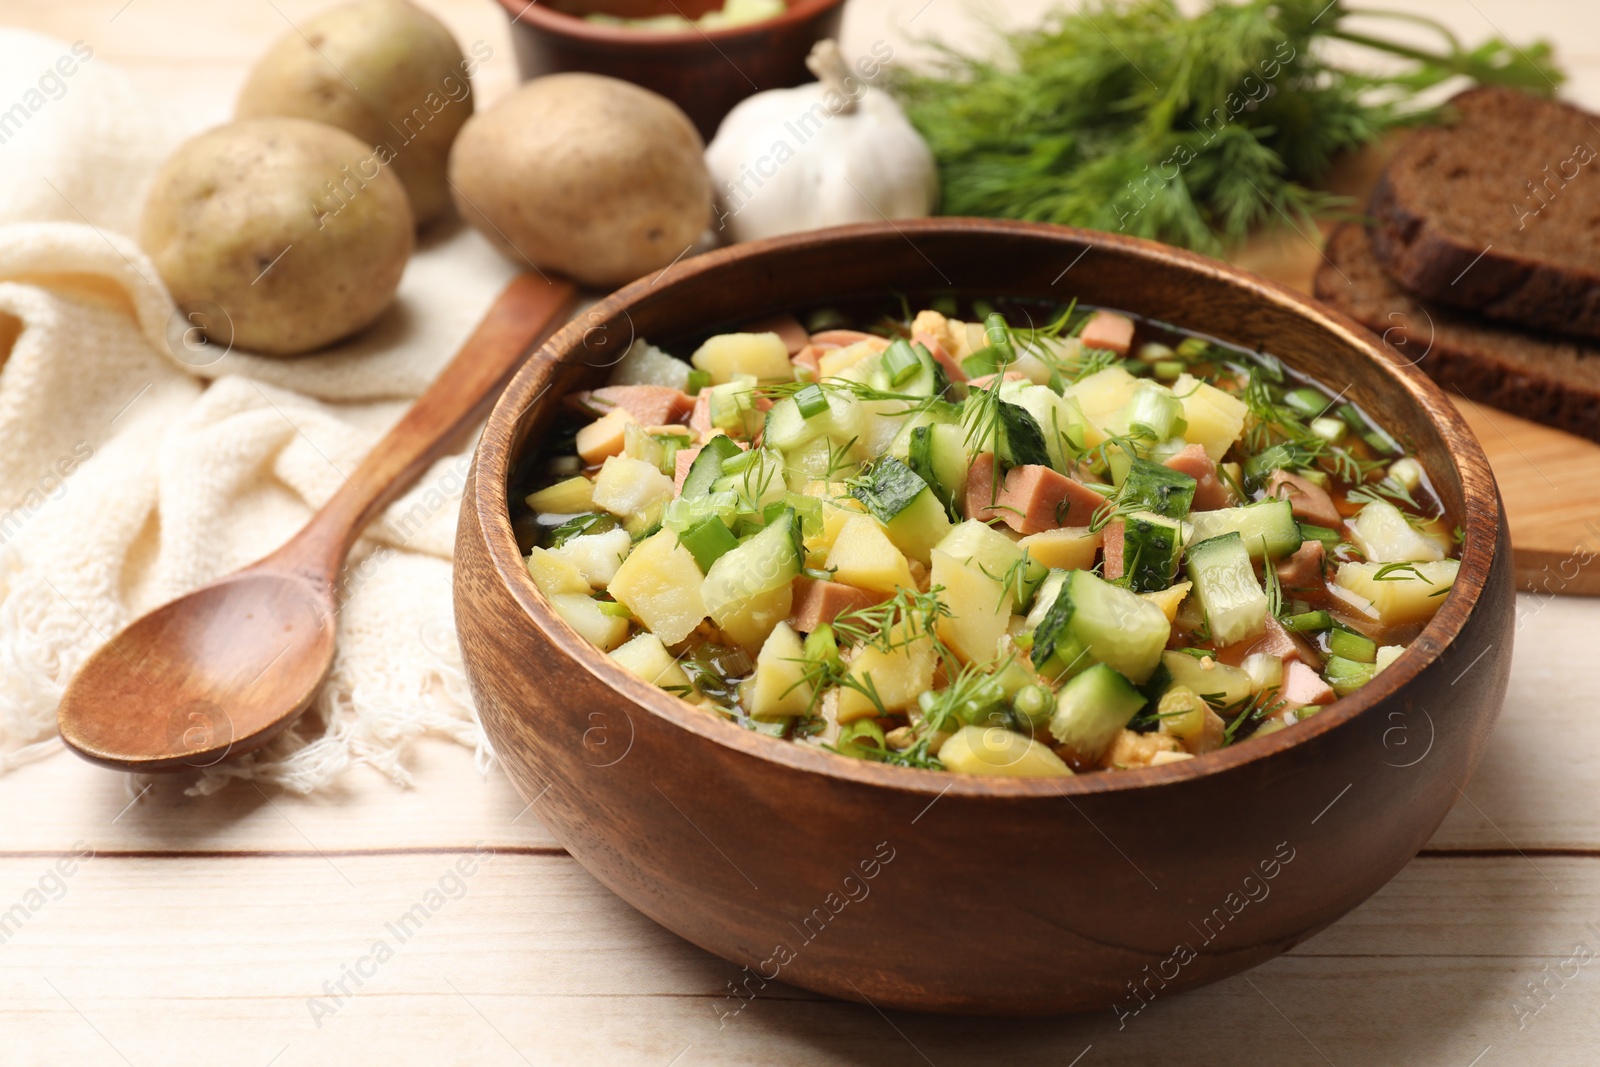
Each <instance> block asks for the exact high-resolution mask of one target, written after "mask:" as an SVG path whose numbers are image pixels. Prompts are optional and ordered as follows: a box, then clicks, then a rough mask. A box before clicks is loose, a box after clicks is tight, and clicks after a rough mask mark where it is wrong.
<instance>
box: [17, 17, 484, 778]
mask: <svg viewBox="0 0 1600 1067" xmlns="http://www.w3.org/2000/svg"><path fill="white" fill-rule="evenodd" d="M67 55H72V46H71V45H69V44H66V43H63V42H59V41H53V40H50V39H48V38H44V37H40V36H38V35H35V34H29V33H21V32H17V31H4V30H0V772H3V771H5V770H6V769H9V768H10V767H12V766H15V765H17V764H19V763H21V762H24V761H27V760H31V759H36V758H39V757H40V756H43V755H46V754H48V753H51V752H54V751H58V750H59V748H60V742H59V741H58V740H56V739H55V713H56V705H57V702H58V701H59V699H60V696H61V693H62V690H63V688H64V687H65V685H66V683H67V681H68V680H69V679H70V678H71V676H72V674H73V672H74V671H75V670H76V669H77V668H78V666H79V665H80V664H81V663H83V661H84V659H85V658H86V657H87V656H88V655H89V654H90V653H91V652H93V651H94V649H95V648H97V647H98V646H99V645H100V644H102V643H103V642H104V641H105V640H106V639H107V638H109V637H110V636H111V635H112V634H113V633H114V632H115V631H116V630H117V629H119V628H120V627H122V626H123V625H125V624H126V623H128V622H129V621H131V620H132V619H133V618H135V617H136V616H138V615H140V614H142V613H144V612H146V611H148V610H149V609H151V608H152V607H155V606H157V605H159V604H161V603H163V602H165V601H167V600H170V599H171V598H173V597H175V596H177V595H179V594H181V593H183V592H185V591H187V590H189V589H192V588H194V587H195V586H197V585H200V584H203V583H205V582H207V581H210V580H211V579H213V578H216V577H218V576H220V575H223V574H226V573H227V572H229V571H231V570H234V569H236V568H238V567H241V566H244V565H245V564H248V563H250V562H252V561H253V560H255V559H257V558H259V557H261V556H263V555H265V554H266V553H267V552H269V551H270V550H271V549H273V548H275V547H277V546H278V545H279V544H281V543H282V542H283V541H285V540H287V539H288V537H289V536H290V535H291V534H292V533H293V532H294V531H295V530H296V529H298V528H299V527H300V526H301V525H302V524H303V523H304V522H305V521H306V519H307V518H309V517H310V515H311V513H312V510H313V509H314V508H315V507H316V506H317V505H319V504H321V503H322V502H323V501H324V500H326V499H327V498H328V496H330V495H331V494H332V492H333V490H334V489H335V487H336V486H337V485H339V484H340V483H341V475H340V472H341V471H346V472H347V471H349V470H350V469H352V468H353V467H354V466H355V464H356V463H357V462H358V461H359V460H360V458H361V457H362V455H363V454H364V453H365V452H366V451H367V450H368V449H369V448H371V446H372V445H373V444H374V443H375V442H376V441H377V439H378V437H379V436H381V434H382V433H383V431H384V430H385V429H387V428H388V426H389V425H390V424H392V423H393V421H394V420H395V419H397V418H398V417H399V416H400V414H401V413H402V412H403V411H404V410H405V408H406V406H407V404H408V402H409V398H411V397H414V396H416V395H417V394H418V393H419V392H420V391H421V390H422V389H423V388H425V387H426V385H427V383H428V382H429V381H430V380H431V379H432V378H433V377H434V376H435V374H436V373H437V372H438V370H439V369H440V368H441V367H442V366H443V365H444V363H445V362H446V361H447V360H448V359H449V358H450V356H451V355H452V354H453V353H454V351H455V350H456V348H457V347H458V346H459V345H460V344H461V342H462V341H464V340H465V339H466V337H467V335H468V334H469V333H470V332H471V330H472V327H473V325H474V324H475V323H476V321H477V319H478V318H479V317H480V316H481V315H482V314H483V312H484V311H485V310H486V308H487V307H488V305H489V303H490V302H491V301H492V300H493V298H494V296H495V295H496V293H498V292H499V290H500V289H501V288H502V287H503V286H504V284H505V283H506V282H507V281H508V280H509V279H510V277H511V276H512V274H513V268H512V267H511V266H510V265H508V264H507V263H505V262H504V261H503V260H502V259H501V258H500V257H499V256H498V255H497V254H496V253H495V252H494V251H493V250H492V249H490V247H489V246H488V245H487V243H486V242H484V241H483V240H482V239H480V238H479V237H478V236H477V235H476V234H475V233H473V232H471V231H470V230H465V229H457V230H455V231H453V232H450V233H447V234H445V235H443V236H435V237H433V238H432V239H431V240H430V239H428V238H426V237H425V239H424V241H423V243H422V246H421V249H420V250H419V252H418V253H417V255H416V256H415V258H414V259H413V260H412V262H411V264H410V266H409V267H408V268H407V270H406V275H405V279H404V281H403V282H402V284H401V287H400V295H399V298H398V300H397V301H396V304H395V306H394V307H393V308H391V309H390V311H389V312H388V313H387V314H386V315H385V317H384V318H383V319H382V320H380V322H379V323H378V324H377V325H375V326H374V327H373V328H372V329H370V330H368V331H366V332H365V333H363V334H362V335H361V336H360V337H358V338H356V339H355V340H352V341H350V342H348V343H346V344H343V345H340V346H338V347H337V348H335V349H333V350H330V351H327V352H325V353H322V354H318V355H315V356H311V357H307V358H300V359H271V358H264V357H259V356H253V355H249V354H246V353H243V352H232V353H229V354H228V355H227V356H226V357H224V358H223V359H221V360H219V361H217V362H214V363H210V364H209V365H206V366H195V365H194V364H195V363H196V362H199V360H197V358H196V356H195V354H194V353H193V352H192V351H191V350H190V349H189V348H187V347H186V346H185V343H184V341H185V334H184V327H185V326H186V325H187V323H185V322H184V321H183V320H182V318H181V317H178V316H175V314H174V308H173V305H172V301H171V299H170V297H169V296H168V295H167V292H166V290H165V289H164V288H163V286H162V285H161V283H160V279H159V278H158V276H157V274H156V271H155V269H154V267H153V265H152V264H151V263H150V261H149V260H148V259H147V258H146V257H145V256H144V255H143V254H142V253H140V251H139V249H138V247H137V245H136V244H135V243H134V241H133V240H132V238H131V237H129V236H125V235H126V234H131V233H133V232H134V231H135V227H136V224H137V215H138V206H139V204H140V203H141V202H142V199H143V190H144V187H145V185H146V183H147V182H148V180H149V177H150V175H151V173H152V172H153V170H154V168H155V167H156V166H158V165H159V164H160V162H161V160H162V159H163V158H165V156H166V155H167V154H168V153H170V151H171V150H172V148H173V147H174V146H176V144H177V143H178V142H179V141H181V140H182V139H183V138H184V137H186V136H188V135H189V134H192V133H193V132H196V131H194V130H192V129H184V128H182V124H181V123H179V122H176V121H174V120H172V119H170V118H164V117H163V116H162V115H161V113H160V112H159V111H158V109H156V108H154V107H152V106H151V105H150V104H149V103H148V102H147V101H144V100H141V99H139V98H138V97H137V95H136V94H135V93H134V91H133V90H132V88H131V87H130V86H129V84H128V83H127V81H126V80H125V79H124V78H123V77H122V76H121V75H120V74H118V73H117V72H116V71H115V70H114V69H112V68H111V67H110V66H108V65H107V64H106V63H105V62H104V61H103V60H100V59H97V58H93V57H92V56H91V57H90V58H88V59H87V60H81V61H75V62H74V63H72V64H69V66H73V67H74V68H75V69H74V71H73V73H72V74H71V76H70V77H65V78H62V77H59V76H58V77H56V78H54V79H52V78H48V77H45V75H46V74H47V73H48V72H49V71H51V70H53V69H54V70H57V71H59V70H60V69H61V68H60V67H59V66H57V64H58V61H59V60H60V59H61V57H62V56H67ZM41 78H44V80H43V81H41ZM58 85H64V86H65V89H64V91H62V92H60V93H59V95H58V94H57V92H56V90H57V88H58ZM12 101H18V102H20V103H21V105H22V107H23V108H24V110H26V111H27V115H26V116H24V117H23V118H20V119H18V118H16V117H15V115H14V114H13V120H12V122H11V123H10V125H9V126H8V125H7V123H6V121H5V114H6V113H5V112H4V111H3V109H4V108H5V107H6V106H7V105H9V104H10V103H11V102H12ZM34 104H38V105H39V106H38V107H34V106H33V105H34ZM469 457H470V452H464V453H461V454H458V455H455V456H452V457H448V458H446V459H445V460H442V461H440V462H439V463H438V464H437V465H436V466H435V467H434V469H433V470H432V471H430V472H429V474H428V475H427V477H425V478H424V479H423V480H422V481H421V483H419V485H418V486H417V487H416V488H415V489H414V490H413V491H412V492H410V493H409V494H407V496H406V497H405V498H404V499H402V500H401V501H400V502H398V503H397V504H395V505H394V506H393V507H392V508H391V509H390V510H389V512H388V513H387V514H386V515H385V516H384V517H383V519H382V520H380V522H378V523H376V524H375V525H374V526H373V527H372V528H371V529H370V530H369V531H368V533H367V537H366V538H364V539H363V540H362V542H361V543H360V544H359V545H358V546H357V549H356V552H355V553H354V554H353V555H352V557H351V562H350V566H349V568H348V569H347V571H346V574H345V581H344V586H343V589H342V594H341V596H342V603H343V608H342V611H341V614H340V620H339V651H338V655H337V657H336V659H335V661H334V665H333V671H332V674H331V675H330V677H329V680H328V683H327V686H326V687H325V689H324V690H323V692H322V694H321V696H320V697H319V698H318V700H317V702H316V703H315V705H313V708H312V710H311V711H310V712H308V713H307V714H306V715H305V716H304V717H303V718H302V719H301V720H300V721H299V722H298V723H297V724H296V725H295V727H294V728H292V729H291V730H289V731H286V732H285V733H284V734H283V735H282V736H281V737H280V738H278V739H277V740H275V741H273V742H272V743H271V744H270V745H268V746H267V747H266V748H264V749H262V750H261V751H260V752H258V753H256V754H254V755H252V756H250V757H247V758H245V759H243V760H239V761H236V762H233V763H225V764H222V765H219V766H217V767H215V768H211V769H209V770H207V771H205V772H203V773H202V774H201V776H200V777H199V778H198V779H197V780H196V781H195V783H194V784H193V786H192V787H191V791H198V792H202V793H206V792H211V791H213V790H215V789H217V788H221V786H222V785H223V784H225V783H226V782H227V780H228V779H229V778H232V777H248V778H254V779H257V780H260V781H270V782H274V783H277V784H280V785H282V786H284V787H286V788H289V789H292V790H295V791H299V792H310V791H312V790H315V789H318V788H321V787H323V786H326V785H327V784H328V783H330V782H331V781H333V780H334V779H335V778H336V777H337V776H338V775H339V774H341V773H342V772H343V771H345V770H346V769H348V768H349V767H350V766H352V765H354V764H357V763H366V764H370V765H372V766H374V767H377V768H378V769H380V770H381V771H383V772H384V773H386V774H388V775H389V776H390V777H391V778H393V779H394V780H395V781H397V782H402V783H403V782H406V781H408V777H407V774H406V770H405V761H404V756H405V749H406V746H407V745H408V744H409V743H410V742H411V741H412V740H413V739H415V738H417V737H420V736H422V735H424V734H435V735H441V736H445V737H449V738H453V739H454V740H456V741H459V742H460V743H462V744H464V745H468V746H472V747H473V748H475V750H476V752H477V755H478V759H479V762H480V766H487V762H488V760H489V758H490V757H489V753H488V749H487V748H486V746H485V742H484V737H483V733H482V730H481V729H480V727H479V725H478V722H477V720H476V717H475V715H474V712H473V710H472V706H471V701H470V699H469V697H468V694H467V691H466V685H465V680H464V678H463V676H462V672H461V664H460V658H459V654H458V652H457V651H456V646H455V632H454V627H453V624H452V622H451V607H450V550H451V544H452V540H453V537H454V530H455V520H456V510H457V507H458V505H459V502H460V496H461V488H462V483H463V480H464V476H465V473H466V468H467V463H468V460H469Z"/></svg>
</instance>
